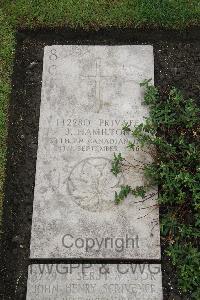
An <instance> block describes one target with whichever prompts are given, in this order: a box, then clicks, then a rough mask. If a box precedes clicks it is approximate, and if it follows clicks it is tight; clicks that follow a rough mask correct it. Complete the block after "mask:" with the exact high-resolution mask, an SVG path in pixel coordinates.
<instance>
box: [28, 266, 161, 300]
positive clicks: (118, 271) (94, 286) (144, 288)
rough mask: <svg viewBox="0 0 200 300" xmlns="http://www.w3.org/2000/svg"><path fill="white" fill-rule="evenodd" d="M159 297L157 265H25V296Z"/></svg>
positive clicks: (40, 299)
mask: <svg viewBox="0 0 200 300" xmlns="http://www.w3.org/2000/svg"><path fill="white" fill-rule="evenodd" d="M35 299H37V300H162V299H163V296H162V275H161V269H160V265H151V264H150V265H147V264H146V265H145V264H140V265H134V264H110V265H101V264H96V265H94V264H74V265H73V264H72V265H70V264H65V265H32V266H30V267H29V279H28V285H27V298H26V300H35Z"/></svg>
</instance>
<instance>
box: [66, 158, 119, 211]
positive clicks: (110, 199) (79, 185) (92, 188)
mask: <svg viewBox="0 0 200 300" xmlns="http://www.w3.org/2000/svg"><path fill="white" fill-rule="evenodd" d="M110 169H111V161H110V160H109V159H107V158H104V157H95V158H93V157H91V158H86V159H84V160H82V161H80V162H79V163H78V164H76V165H75V166H74V168H73V169H72V170H71V172H70V175H69V177H68V190H69V194H70V195H71V196H72V197H73V199H74V201H75V203H76V204H77V205H78V206H80V207H81V208H83V209H86V210H88V211H92V212H102V211H105V210H109V209H111V208H113V207H114V195H115V191H118V190H119V188H120V185H122V184H123V181H124V180H123V175H120V176H119V177H115V176H114V175H113V174H112V173H111V171H110Z"/></svg>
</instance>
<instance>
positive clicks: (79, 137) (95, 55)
mask: <svg viewBox="0 0 200 300" xmlns="http://www.w3.org/2000/svg"><path fill="white" fill-rule="evenodd" d="M149 78H152V80H153V78H154V59H153V47H152V46H149V45H134V46H133V45H132V46H130V45H126V46H76V45H70V46H48V47H45V50H44V67H43V80H42V96H41V109H40V123H39V140H38V153H37V166H36V180H35V192H34V206H33V220H32V236H31V254H30V256H31V257H32V258H131V259H137V258H138V259H159V258H160V234H159V211H158V207H157V206H156V198H157V195H156V194H157V190H156V188H155V189H152V190H151V191H150V192H149V194H148V195H147V197H146V198H145V199H144V201H142V199H141V198H134V197H133V196H130V197H128V198H127V199H126V200H125V201H124V202H123V203H121V204H120V205H116V204H115V203H114V196H115V191H117V192H118V191H119V190H120V185H125V184H130V185H131V186H132V187H136V186H140V185H143V184H144V174H143V167H144V164H146V163H148V162H150V161H151V157H150V155H149V154H148V153H146V152H144V151H143V150H141V149H139V147H138V148H136V150H135V151H130V150H128V149H127V142H128V140H129V139H131V136H129V135H128V134H124V132H123V131H122V125H123V124H124V123H125V122H127V123H129V124H131V125H132V126H134V124H138V123H140V122H142V121H143V120H144V118H145V116H148V109H147V107H145V106H144V105H143V104H142V102H143V96H144V95H143V93H144V91H143V89H142V88H141V87H140V85H139V84H140V82H142V81H143V80H144V79H149ZM119 152H121V153H122V156H124V157H125V158H126V164H127V168H125V170H124V172H123V173H122V174H119V175H118V176H117V177H116V176H114V175H113V174H112V173H111V172H110V170H111V160H112V158H113V155H114V153H116V154H118V153H119ZM129 163H130V164H132V166H128V165H129Z"/></svg>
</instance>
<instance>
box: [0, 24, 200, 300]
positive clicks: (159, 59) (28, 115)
mask: <svg viewBox="0 0 200 300" xmlns="http://www.w3.org/2000/svg"><path fill="white" fill-rule="evenodd" d="M16 39H17V46H16V57H15V64H14V72H13V79H12V84H13V90H12V97H11V100H10V108H9V134H8V160H7V161H8V162H7V174H6V176H7V177H6V178H7V179H6V184H5V200H4V211H3V224H2V226H3V229H2V230H3V234H2V241H1V246H2V249H1V252H2V253H1V255H2V256H1V257H2V258H1V263H0V265H1V273H2V274H1V275H2V276H1V278H2V279H3V281H4V284H3V287H4V288H2V292H1V293H0V296H1V299H3V300H4V299H5V300H7V299H12V300H15V299H16V300H18V299H25V298H26V283H27V267H28V265H29V264H30V263H37V262H38V261H30V260H29V244H30V233H31V219H32V204H33V191H34V181H35V166H36V154H37V138H38V125H39V108H40V93H41V80H42V63H43V48H44V46H46V45H52V44H92V45H94V44H109V45H112V44H113V45H114V44H115V45H120V44H152V45H153V46H154V55H155V84H156V86H157V87H158V88H159V89H160V92H161V94H162V95H163V98H164V99H165V97H166V94H167V92H168V90H169V88H170V87H171V86H176V87H178V88H179V89H181V90H182V91H183V92H184V93H185V95H186V96H188V97H193V98H196V99H198V97H199V92H200V85H199V72H200V34H199V30H198V28H197V29H195V28H193V29H190V30H188V31H184V32H176V31H173V32H172V31H162V30H157V31H150V30H149V31H147V30H139V31H137V30H133V29H115V28H108V29H104V30H99V31H82V30H76V31H74V30H72V29H57V30H56V31H55V30H51V31H45V30H43V29H41V30H40V31H32V32H30V31H22V32H18V33H17V35H16ZM161 243H162V251H164V249H165V245H164V244H163V242H162V241H161ZM39 262H40V263H44V262H46V261H40V260H39ZM49 262H50V263H53V262H63V261H55V260H54V261H53V260H50V261H49ZM65 262H67V261H66V260H65ZM107 262H109V261H107ZM118 262H119V261H118ZM97 263H98V262H97ZM162 272H163V289H164V300H173V299H174V300H175V299H176V300H183V299H185V300H186V299H190V296H188V297H186V296H183V295H181V294H180V292H179V291H178V289H177V276H176V269H175V268H174V267H173V266H172V265H171V263H170V260H169V259H168V258H167V257H166V256H165V255H163V256H162ZM141 300H142V299H141Z"/></svg>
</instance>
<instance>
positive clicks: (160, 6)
mask: <svg viewBox="0 0 200 300" xmlns="http://www.w3.org/2000/svg"><path fill="white" fill-rule="evenodd" d="M199 21H200V2H199V0H151V1H149V0H0V219H1V212H2V201H3V184H4V180H5V165H6V152H7V149H6V139H7V124H8V123H7V120H8V104H9V97H10V92H11V74H12V65H13V57H14V49H15V32H16V31H17V30H18V29H24V28H27V29H36V28H45V27H61V26H62V27H65V26H69V27H73V28H77V27H83V28H85V29H91V28H92V29H93V28H95V29H96V28H102V27H106V26H107V27H111V26H117V27H132V28H146V27H147V28H149V27H151V28H165V29H186V28H189V27H191V26H195V25H198V24H199Z"/></svg>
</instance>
